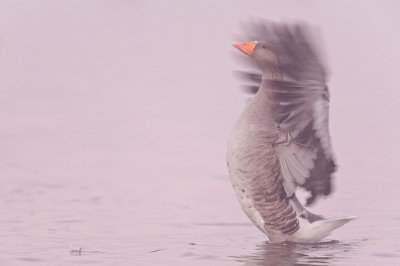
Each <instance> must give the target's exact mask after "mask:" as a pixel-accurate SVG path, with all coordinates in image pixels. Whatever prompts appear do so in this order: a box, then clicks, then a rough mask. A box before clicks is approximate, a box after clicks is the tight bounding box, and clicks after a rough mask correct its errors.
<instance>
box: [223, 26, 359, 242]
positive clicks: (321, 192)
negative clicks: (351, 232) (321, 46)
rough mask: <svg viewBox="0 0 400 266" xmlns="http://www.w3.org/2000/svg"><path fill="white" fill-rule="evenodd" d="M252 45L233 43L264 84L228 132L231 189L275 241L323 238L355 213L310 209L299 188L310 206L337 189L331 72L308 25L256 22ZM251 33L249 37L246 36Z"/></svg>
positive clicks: (250, 75) (250, 77)
mask: <svg viewBox="0 0 400 266" xmlns="http://www.w3.org/2000/svg"><path fill="white" fill-rule="evenodd" d="M250 29H251V30H253V31H254V32H255V33H253V34H250V37H251V38H253V39H252V40H255V41H251V42H235V43H233V46H234V47H235V48H237V49H239V50H240V51H241V52H243V53H244V54H246V56H247V58H248V59H250V60H252V62H255V63H256V66H257V67H258V69H259V70H261V73H262V74H254V73H245V72H241V76H242V77H245V78H247V79H248V80H251V81H252V82H256V83H258V84H257V86H250V87H249V88H250V91H252V92H254V93H255V95H254V97H253V98H252V99H251V100H250V101H249V102H248V104H247V105H246V107H245V108H244V110H243V113H242V114H241V116H240V117H239V119H238V121H237V122H236V124H235V126H234V129H233V131H232V133H231V134H230V136H229V141H228V150H227V164H228V169H229V176H230V179H231V182H232V186H233V188H234V190H235V192H236V195H237V198H238V200H239V202H240V205H241V207H242V209H243V211H244V212H245V214H246V215H247V216H248V217H249V219H250V220H251V221H252V222H253V223H254V224H255V225H256V226H257V227H258V229H260V230H261V231H262V232H264V233H265V234H266V235H267V236H268V238H269V239H270V241H271V242H284V241H291V242H317V241H320V240H321V239H322V238H324V237H326V236H327V235H328V234H329V233H330V232H331V231H333V230H334V229H336V228H338V227H340V226H342V225H344V224H345V223H347V222H349V221H350V220H353V219H355V218H357V217H354V216H348V217H330V216H322V215H316V214H313V213H311V212H309V211H307V210H306V209H305V208H304V207H303V205H302V204H301V203H300V201H299V200H298V198H297V197H296V194H295V191H296V187H297V186H301V187H303V188H305V189H306V190H307V191H309V192H310V194H311V196H310V198H308V199H307V202H306V203H307V205H309V204H312V203H313V202H314V201H315V200H316V199H317V198H319V197H321V196H327V195H329V194H330V193H331V176H332V174H333V173H334V172H335V168H336V165H335V162H334V156H333V152H332V148H331V143H330V136H329V130H328V109H329V92H328V88H327V86H326V84H325V79H326V70H325V69H324V66H323V64H322V62H321V60H320V58H319V57H318V55H317V53H316V50H315V47H314V46H313V43H312V42H311V39H310V38H309V33H310V32H309V30H308V27H307V26H306V25H303V24H276V23H272V22H265V21H261V22H255V23H254V24H252V25H250ZM248 37H249V36H248Z"/></svg>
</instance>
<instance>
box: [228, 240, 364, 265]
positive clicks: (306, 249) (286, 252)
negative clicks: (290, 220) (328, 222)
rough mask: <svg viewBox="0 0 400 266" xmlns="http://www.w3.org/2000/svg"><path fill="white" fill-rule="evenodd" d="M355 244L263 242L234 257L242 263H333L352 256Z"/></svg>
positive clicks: (333, 241)
mask: <svg viewBox="0 0 400 266" xmlns="http://www.w3.org/2000/svg"><path fill="white" fill-rule="evenodd" d="M357 245H358V243H345V242H341V241H337V240H331V241H327V242H319V243H313V244H295V243H283V244H277V243H270V242H264V243H261V244H259V245H258V246H257V248H256V249H255V252H254V253H253V254H250V255H245V256H240V257H238V256H234V258H235V259H236V260H237V261H238V262H240V263H243V265H263V266H289V265H333V264H332V263H333V262H335V261H337V260H341V259H343V258H344V257H349V256H352V255H353V254H354V247H355V246H357Z"/></svg>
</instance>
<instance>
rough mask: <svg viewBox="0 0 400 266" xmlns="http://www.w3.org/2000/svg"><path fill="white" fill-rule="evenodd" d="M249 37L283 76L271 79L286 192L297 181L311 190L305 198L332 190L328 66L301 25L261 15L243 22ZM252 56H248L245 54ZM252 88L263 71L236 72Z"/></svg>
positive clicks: (255, 88) (293, 186) (306, 30)
mask: <svg viewBox="0 0 400 266" xmlns="http://www.w3.org/2000/svg"><path fill="white" fill-rule="evenodd" d="M246 26H247V28H246V30H247V32H250V34H249V35H248V36H246V38H247V40H264V41H267V42H269V43H270V44H272V46H273V47H274V49H275V50H276V52H277V53H278V55H279V59H280V63H281V70H282V74H283V80H281V81H269V82H272V83H273V84H272V87H273V88H274V91H273V92H272V95H273V100H274V101H275V102H276V108H275V110H274V119H275V123H276V125H277V127H278V128H279V129H280V131H281V135H280V137H279V139H278V140H277V141H276V144H275V147H276V151H277V156H278V160H279V162H280V166H281V173H282V177H283V179H284V184H285V190H286V193H287V195H288V196H290V195H292V194H293V193H294V192H295V189H296V186H297V185H300V186H302V187H304V188H305V189H307V190H308V191H310V192H311V197H310V198H309V199H308V200H307V204H311V203H312V202H314V200H315V199H316V198H317V197H318V196H319V195H328V194H330V192H331V174H332V173H334V172H335V168H336V167H335V163H334V159H333V152H332V149H331V144H330V136H329V128H328V122H329V121H328V120H329V92H328V88H327V86H326V84H325V82H326V81H325V79H326V71H325V69H324V67H323V65H322V63H321V60H320V59H319V58H318V56H317V54H316V50H315V48H314V47H313V46H312V42H311V39H310V38H309V28H307V27H306V26H305V25H300V24H295V25H289V24H276V23H273V22H271V21H265V20H259V21H258V22H253V23H249V24H246ZM249 60H250V58H249ZM238 76H239V77H240V78H242V79H245V80H246V81H247V83H248V85H246V86H245V89H246V91H248V92H253V93H256V92H257V91H258V88H259V86H260V83H261V73H257V72H253V73H246V72H238Z"/></svg>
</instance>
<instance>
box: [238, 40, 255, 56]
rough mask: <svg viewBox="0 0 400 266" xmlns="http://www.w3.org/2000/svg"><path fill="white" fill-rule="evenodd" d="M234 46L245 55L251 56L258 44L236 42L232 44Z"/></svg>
mask: <svg viewBox="0 0 400 266" xmlns="http://www.w3.org/2000/svg"><path fill="white" fill-rule="evenodd" d="M232 45H233V47H235V48H237V49H239V50H240V51H242V52H243V53H245V54H247V55H251V54H252V53H253V50H254V47H256V45H257V42H234V43H232Z"/></svg>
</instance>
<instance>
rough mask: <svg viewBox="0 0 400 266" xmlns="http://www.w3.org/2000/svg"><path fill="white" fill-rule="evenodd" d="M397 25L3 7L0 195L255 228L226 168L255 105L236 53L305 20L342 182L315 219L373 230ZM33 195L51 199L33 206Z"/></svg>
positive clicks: (340, 17) (389, 190)
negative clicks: (232, 142)
mask: <svg viewBox="0 0 400 266" xmlns="http://www.w3.org/2000/svg"><path fill="white" fill-rule="evenodd" d="M399 10H400V2H398V1H0V182H1V183H2V184H3V185H2V186H1V188H0V194H2V195H3V198H4V199H7V200H17V199H19V197H20V196H18V195H14V194H13V195H14V196H7V195H8V194H7V193H8V192H9V191H14V190H15V189H18V188H20V187H25V190H24V191H25V192H24V193H25V194H24V195H25V196H26V197H28V198H30V199H31V200H32V201H33V202H39V203H40V204H46V203H48V202H50V201H56V202H57V199H58V197H60V195H62V192H61V191H62V189H61V188H60V187H65V186H66V187H69V188H70V190H69V191H70V192H71V193H72V195H73V196H71V197H73V198H75V199H76V198H77V199H82V200H85V199H86V198H88V199H95V198H96V197H98V198H104V197H105V198H107V197H111V198H113V199H115V201H116V202H117V201H121V202H124V200H125V199H126V198H128V197H129V199H131V200H132V201H129V202H126V207H124V208H126V209H124V210H126V211H127V212H132V218H131V220H130V221H131V222H132V221H135V222H138V221H142V222H143V223H145V222H148V221H155V220H156V221H162V220H164V221H169V222H175V221H179V223H182V224H184V223H186V222H189V221H198V222H202V221H218V222H229V221H232V219H233V220H235V221H240V222H243V223H247V222H249V221H248V220H247V218H246V217H245V215H244V214H243V213H242V211H241V210H240V207H239V204H238V203H237V200H236V197H235V195H234V192H233V189H232V187H231V185H230V182H229V178H228V171H227V167H226V158H225V153H226V145H227V139H228V135H229V133H230V130H231V129H232V127H233V125H234V123H235V121H236V119H237V118H238V116H239V114H240V113H241V111H242V109H243V107H244V105H245V103H246V99H247V97H248V95H246V94H245V93H243V92H242V91H241V90H240V84H241V83H240V81H238V80H236V79H235V77H234V75H233V71H234V70H239V69H241V68H242V67H241V66H240V65H239V63H238V62H237V61H235V60H234V59H233V57H232V53H234V52H238V51H236V50H235V49H234V48H233V47H232V46H231V43H232V42H233V41H235V34H236V35H240V33H243V31H242V30H241V28H240V21H246V20H248V19H249V17H250V16H256V17H262V18H267V19H271V20H276V21H282V20H286V19H289V20H292V19H298V20H304V21H307V22H309V23H312V24H315V25H316V26H317V27H318V30H319V33H320V36H321V37H322V40H321V47H322V50H323V51H324V57H325V58H326V61H327V63H328V69H329V72H330V76H329V80H328V86H329V88H330V94H331V102H330V103H331V104H330V131H331V137H332V145H333V150H334V151H335V155H336V157H337V162H338V165H339V168H338V172H337V174H336V178H335V188H336V192H335V193H334V195H333V196H332V197H331V198H330V199H329V200H326V201H323V202H321V203H319V204H318V205H317V206H316V207H314V209H312V211H313V212H314V211H315V212H317V213H322V214H332V215H359V216H362V217H361V218H362V219H360V220H358V221H356V222H354V225H351V224H349V225H348V226H354V227H353V228H356V227H357V228H362V227H363V226H367V224H368V225H371V224H372V223H373V222H368V221H369V218H371V217H373V216H374V215H375V214H374V213H372V212H368V213H367V212H365V214H364V215H363V212H364V211H365V210H370V209H379V210H382V212H381V213H380V214H379V215H381V216H382V219H384V218H386V217H390V216H391V215H394V213H396V212H398V211H399V207H396V206H395V202H397V197H398V195H397V193H396V192H397V189H396V188H397V187H398V186H399V184H400V179H399V176H400V164H399V158H400V151H399V150H400V149H399V136H400V123H399V112H400V52H399V47H400V16H399ZM249 41H253V40H249ZM29 187H34V188H38V189H39V190H40V191H42V192H43V191H46V188H49V187H51V188H54V189H55V191H56V192H54V193H53V194H51V193H50V194H48V195H47V196H46V192H43V193H42V194H43V195H42V196H40V199H39V198H36V196H35V195H36V194H35V193H36V192H37V191H38V190H30V189H29ZM57 188H60V189H59V190H57ZM35 191H36V192H35ZM60 193H61V194H60ZM39 194H40V193H39ZM38 197H39V196H38ZM382 198H385V202H393V205H392V204H383V205H382V204H381V200H382ZM216 200H217V202H218V204H214V202H215V201H216ZM340 201H342V203H341V204H338V202H340ZM198 202H202V203H203V205H202V207H200V208H197V207H194V206H196V204H197V203H198ZM343 202H346V203H347V202H348V203H349V204H344V203H343ZM132 204H133V205H134V206H133V205H132ZM352 204H355V205H356V206H357V208H352ZM131 205H132V206H131ZM35 206H36V205H35ZM124 206H125V205H124ZM129 206H130V207H129ZM166 206H170V207H171V206H172V207H173V208H175V207H177V208H180V209H179V210H178V211H175V212H170V211H168V209H166ZM35 208H36V207H32V209H33V210H35ZM326 209H327V210H334V212H336V213H327V212H326V211H324V210H326ZM10 210H11V207H8V208H7V207H5V208H3V209H2V211H0V212H2V213H3V214H2V215H8V213H9V212H10ZM36 210H37V211H38V209H36ZM210 210H212V211H211V212H210ZM50 215H51V214H48V216H50ZM104 215H105V214H104ZM44 216H45V215H44ZM44 216H43V217H44ZM48 216H46V217H48ZM115 223H117V221H115ZM356 223H358V224H356ZM111 224H112V222H111ZM376 225H378V223H377V224H376ZM346 226H347V225H346ZM143 228H144V227H143ZM131 230H135V232H136V231H140V230H142V229H140V226H138V227H137V228H135V229H131ZM143 230H144V229H143ZM147 230H148V231H149V232H150V231H153V230H156V229H154V228H147ZM162 230H164V229H162ZM162 230H161V229H160V231H162ZM254 234H260V233H259V232H258V231H256V230H254ZM338 234H340V232H339V231H338ZM343 235H344V233H343Z"/></svg>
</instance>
